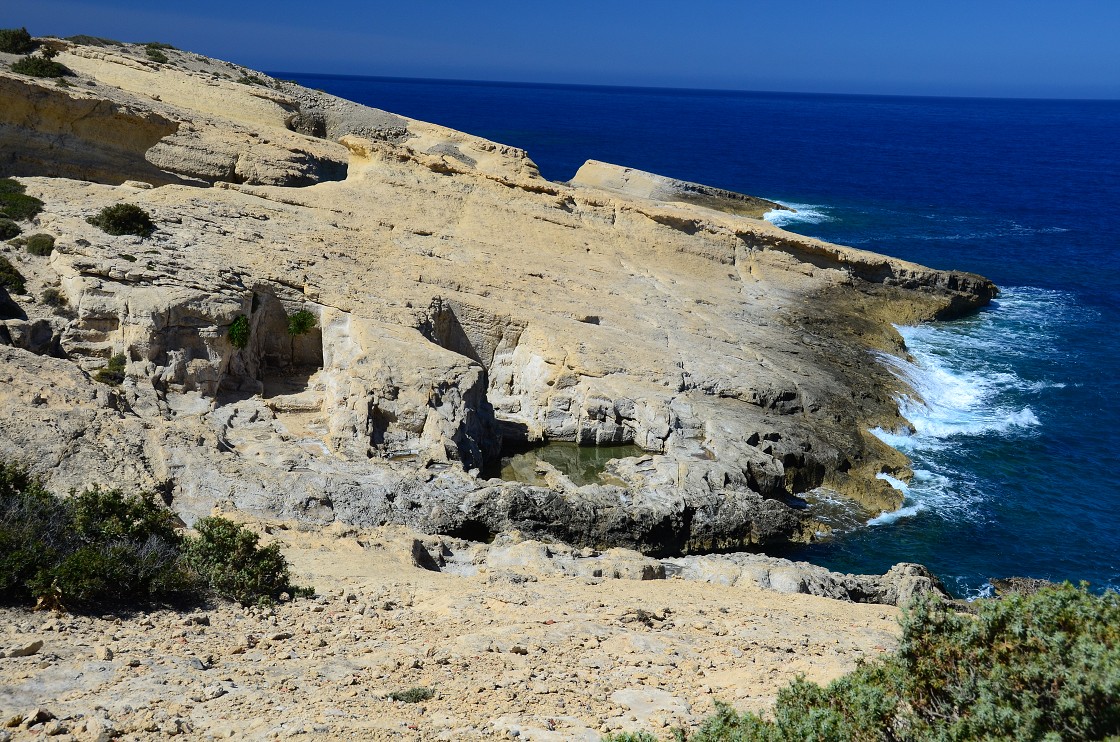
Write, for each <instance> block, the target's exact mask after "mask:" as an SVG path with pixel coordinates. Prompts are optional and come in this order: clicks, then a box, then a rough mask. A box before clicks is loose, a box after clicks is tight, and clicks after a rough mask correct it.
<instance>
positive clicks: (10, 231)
mask: <svg viewBox="0 0 1120 742" xmlns="http://www.w3.org/2000/svg"><path fill="white" fill-rule="evenodd" d="M22 231H23V230H22V229H20V228H19V225H18V224H16V223H15V222H13V221H12V220H11V219H3V218H0V240H10V239H12V238H14V237H19V233H20V232H22Z"/></svg>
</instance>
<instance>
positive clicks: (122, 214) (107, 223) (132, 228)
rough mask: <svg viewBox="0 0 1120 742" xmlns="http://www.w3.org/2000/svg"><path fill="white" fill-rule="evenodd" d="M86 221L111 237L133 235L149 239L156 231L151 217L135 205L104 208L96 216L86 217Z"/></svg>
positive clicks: (117, 205) (124, 204)
mask: <svg viewBox="0 0 1120 742" xmlns="http://www.w3.org/2000/svg"><path fill="white" fill-rule="evenodd" d="M86 221H87V222H89V223H90V224H92V225H93V226H95V227H97V228H99V229H100V230H101V231H102V232H105V233H106V234H111V235H125V234H134V235H138V236H140V237H150V236H151V235H152V232H154V231H155V229H156V225H155V224H153V223H152V217H151V216H150V215H149V214H148V212H146V211H144V210H143V209H142V208H140V207H139V206H137V205H136V204H127V203H122V204H113V205H112V206H106V207H105V208H103V209H101V211H99V212H97V215H96V216H91V217H87V218H86Z"/></svg>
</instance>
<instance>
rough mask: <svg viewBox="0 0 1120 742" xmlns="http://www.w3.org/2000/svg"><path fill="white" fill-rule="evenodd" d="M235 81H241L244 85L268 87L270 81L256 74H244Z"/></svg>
mask: <svg viewBox="0 0 1120 742" xmlns="http://www.w3.org/2000/svg"><path fill="white" fill-rule="evenodd" d="M234 82H239V83H241V84H242V85H263V86H264V87H266V88H267V87H268V83H267V82H265V81H264V80H262V79H261V78H259V77H257V76H256V75H242V76H241V77H239V78H237V79H236V80H234Z"/></svg>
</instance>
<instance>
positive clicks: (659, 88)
mask: <svg viewBox="0 0 1120 742" xmlns="http://www.w3.org/2000/svg"><path fill="white" fill-rule="evenodd" d="M261 71H262V72H264V73H265V74H268V75H271V76H272V77H278V76H279V75H306V76H309V77H340V78H346V79H355V80H363V79H365V80H391V81H402V82H403V81H407V82H419V83H425V82H429V83H456V84H478V83H482V84H487V85H502V86H509V87H515V86H533V87H555V88H595V89H600V90H657V91H665V92H693V93H745V94H756V95H820V96H834V97H847V98H938V99H947V100H1019V101H1069V102H1085V103H1090V102H1092V103H1116V102H1120V96H1118V97H1114V98H1084V97H1053V96H1041V95H1040V96H1024V95H964V94H958V95H947V94H943V95H934V94H929V93H924V94H915V93H835V92H832V93H825V92H819V91H810V90H759V89H748V88H707V87H680V86H675V85H621V84H606V83H586V82H542V81H534V80H495V79H486V78H470V77H411V76H404V75H355V74H351V73H342V72H300V71H298V70H278V71H275V72H271V71H269V70H263V69H262V70H261Z"/></svg>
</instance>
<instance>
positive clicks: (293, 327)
mask: <svg viewBox="0 0 1120 742" xmlns="http://www.w3.org/2000/svg"><path fill="white" fill-rule="evenodd" d="M315 323H316V319H315V315H314V314H312V313H311V312H309V311H307V310H306V309H301V310H299V311H298V312H296V313H295V314H292V315H289V316H288V334H289V335H291V336H292V337H295V336H296V335H305V334H307V333H309V332H311V330H312V328H314V327H315Z"/></svg>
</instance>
